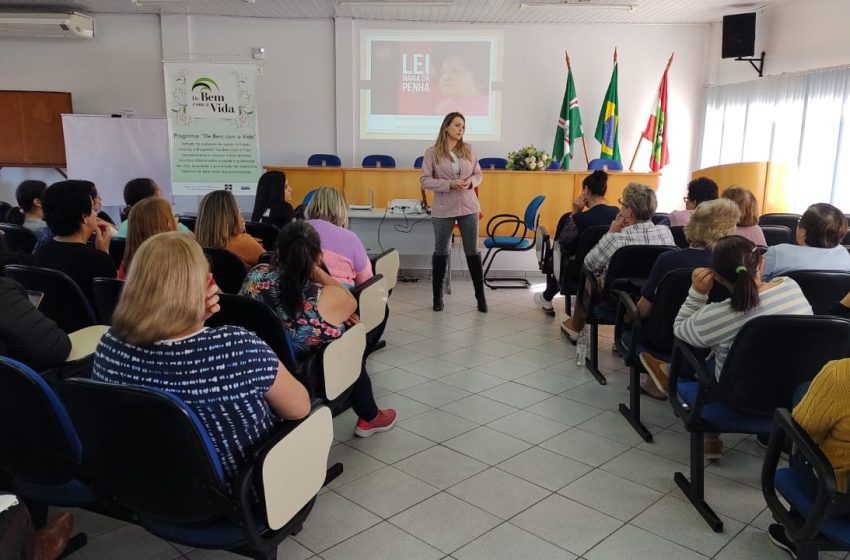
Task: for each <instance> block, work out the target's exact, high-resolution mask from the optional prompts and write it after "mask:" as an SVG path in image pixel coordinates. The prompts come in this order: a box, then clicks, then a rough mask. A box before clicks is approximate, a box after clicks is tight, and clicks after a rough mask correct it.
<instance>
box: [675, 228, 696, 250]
mask: <svg viewBox="0 0 850 560" xmlns="http://www.w3.org/2000/svg"><path fill="white" fill-rule="evenodd" d="M670 233H672V234H673V242H675V243H676V247H678V248H679V249H687V248H688V247H690V246H691V244H690V243H688V238H687V237H686V236H685V226H671V227H670Z"/></svg>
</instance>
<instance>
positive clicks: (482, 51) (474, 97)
mask: <svg viewBox="0 0 850 560" xmlns="http://www.w3.org/2000/svg"><path fill="white" fill-rule="evenodd" d="M501 44H502V40H501V35H500V34H499V33H498V32H469V31H456V32H437V31H418V30H398V29H393V30H375V29H363V30H361V32H360V138H363V139H381V138H399V139H401V138H426V139H431V138H433V137H434V136H435V135H436V132H437V130H438V129H439V127H440V123H441V122H442V119H443V117H444V116H445V115H446V114H447V113H450V112H452V111H460V112H461V113H463V115H464V116H465V117H466V133H467V134H466V135H467V136H468V137H469V138H471V139H476V138H478V139H486V140H497V139H499V124H500V120H501V115H500V110H501V91H500V90H501V79H502V69H501V60H502V58H501Z"/></svg>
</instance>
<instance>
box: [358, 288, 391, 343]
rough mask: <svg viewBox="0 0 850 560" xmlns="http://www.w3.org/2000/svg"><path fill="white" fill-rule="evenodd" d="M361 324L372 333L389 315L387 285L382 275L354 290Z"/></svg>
mask: <svg viewBox="0 0 850 560" xmlns="http://www.w3.org/2000/svg"><path fill="white" fill-rule="evenodd" d="M352 292H353V293H354V297H356V298H357V313H358V314H359V315H360V322H361V323H362V324H363V326H364V327H366V330H367V331H371V330H372V329H374V328H376V327H377V326H378V325H380V324H381V323H382V322H383V321H384V316H385V315H386V313H387V297H388V296H387V283H386V281H385V280H384V277H383V276H382V275H380V274H378V275H376V276H373V277H372V278H370V279H369V280H368V281H366V282H364V283H362V284H360V285H359V286H357V287H356V288H355V289H354V290H352Z"/></svg>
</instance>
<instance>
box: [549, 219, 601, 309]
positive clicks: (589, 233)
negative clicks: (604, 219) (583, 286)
mask: <svg viewBox="0 0 850 560" xmlns="http://www.w3.org/2000/svg"><path fill="white" fill-rule="evenodd" d="M608 229H609V226H605V225H602V226H591V227H589V228H587V229H586V230H584V231H583V232H581V235H579V238H578V240H576V247H575V254H574V255H573V256H571V257H570V258H569V259H564V258H563V257H562V256H561V255H563V248H562V247H561V244H560V243H557V242H556V243H555V244H554V245H553V247H552V257H553V260H552V268H553V269H554V270H555V273H556V274H558V284H559V286H560V287H561V293H562V294H564V296H565V297H566V311H567V315H572V296H574V295H576V294H578V289H579V285H580V284H579V282H580V281H581V270H582V268H583V266H584V258H585V257H586V256H587V254H588V253H589V252H590V251H591V249H593V248H594V247H596V244H597V243H599V240H600V239H602V236H603V235H605V234H606V233H608ZM558 271H560V272H558Z"/></svg>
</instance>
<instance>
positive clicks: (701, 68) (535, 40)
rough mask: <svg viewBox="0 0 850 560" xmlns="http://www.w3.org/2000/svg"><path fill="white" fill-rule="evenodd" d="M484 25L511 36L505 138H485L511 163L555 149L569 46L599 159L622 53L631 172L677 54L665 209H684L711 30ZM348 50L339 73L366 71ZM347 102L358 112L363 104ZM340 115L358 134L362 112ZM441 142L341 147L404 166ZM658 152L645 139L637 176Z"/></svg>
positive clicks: (483, 145)
mask: <svg viewBox="0 0 850 560" xmlns="http://www.w3.org/2000/svg"><path fill="white" fill-rule="evenodd" d="M337 25H338V26H339V22H338V23H337ZM392 25H393V24H391V23H389V22H361V23H360V24H359V26H360V27H361V28H366V27H370V28H374V27H377V28H382V27H383V28H386V27H388V26H392ZM355 26H356V24H355ZM394 27H406V28H416V29H422V28H425V29H429V28H431V29H434V28H439V29H446V28H456V29H464V28H468V26H461V25H440V26H439V27H437V26H422V25H419V26H413V25H409V24H396V25H395V26H394ZM479 27H480V28H481V29H497V30H501V31H503V33H504V57H503V59H504V64H503V69H502V76H503V95H502V135H501V140H499V141H491V142H484V141H477V142H475V143H474V145H475V148H476V152H477V153H478V156H479V157H487V156H493V157H505V156H506V155H507V154H508V152H510V151H513V150H515V149H517V148H521V147H523V146H527V145H529V144H534V145H535V146H537V147H539V148H542V149H545V150H546V151H547V152H551V150H552V146H553V141H554V138H555V126H556V124H557V120H558V113H559V111H560V108H561V100H562V99H563V96H564V85H565V80H566V65H565V64H564V50H565V49H567V50H569V53H570V58H571V62H572V68H573V73H574V79H575V83H576V90H577V93H578V97H579V103H580V106H581V113H582V120H583V122H584V132H585V137H586V138H587V144H588V151H589V152H590V154H589V155H590V159H593V158H597V157H599V143H598V142H597V141H596V140H595V139H594V138H593V135H594V132H595V130H596V122H597V118H598V116H599V109H600V107H601V104H602V99H603V97H604V95H605V91H606V89H607V88H608V82H609V80H610V78H611V69H612V57H613V52H614V47H615V46H617V47H618V52H619V63H620V68H619V96H620V152H621V154H622V158H623V164H624V166H626V167H628V165H629V162H630V161H631V158H632V155H633V153H634V150H635V147H636V145H637V141H638V138H639V137H640V134H641V132H642V131H643V128H644V127H645V126H646V121H647V118H648V117H649V113H650V110H651V109H652V108H653V104H654V102H655V99H656V95H657V93H658V84H659V81H660V80H661V75H662V73H663V72H664V67H665V65H666V63H667V59H668V58H669V56H670V53H671V52H674V51H675V53H676V57H675V59H674V62H673V66H672V69H671V71H670V82H669V84H668V93H669V96H670V98H669V101H668V111H669V124H670V128H669V130H668V136H669V138H670V142H671V146H670V159H671V164H670V166H669V167H667V168H665V169H664V171H663V174H662V181H661V189H660V191H659V208H660V209H664V210H669V209H673V208H676V207H678V206H680V205H681V200H682V191H683V190H684V186H685V183H686V182H687V181H688V180H689V178H690V170H691V169H692V168H693V165H694V164H695V162H696V161H697V160H696V149H695V142H694V141H695V139H696V138H697V135H698V133H699V127H700V118H699V111H700V109H701V107H702V94H703V85H704V83H705V77H706V75H707V72H708V59H707V58H706V55H705V53H706V51H707V50H708V48H709V45H710V26H709V25H707V24H706V25H657V26H643V25H580V24H572V25H571V24H561V25H502V26H493V27H490V26H484V25H482V26H476V28H479ZM348 40H350V39H348ZM354 40H355V41H356V33H354ZM339 50H340V49H338V52H339ZM347 52H349V53H351V54H350V55H349V60H346V61H338V76H339V72H340V70H339V69H340V68H357V67H358V66H357V65H358V60H357V56H358V49H355V48H349V49H347ZM350 79H351V78H349V80H350ZM350 83H351V86H350V87H347V88H345V91H343V88H342V87H341V86H340V85H339V84H338V86H337V93H338V95H348V96H354V95H356V92H355V90H354V83H353V82H350ZM338 105H339V104H338ZM345 105H346V106H357V103H346V104H345ZM338 118H339V119H340V120H346V119H348V120H352V119H355V120H352V121H351V127H350V128H349V127H344V129H345V130H351V129H353V130H354V131H355V132H356V131H357V130H358V127H359V125H358V123H357V121H356V115H355V114H354V112H353V111H352V112H351V113H350V114H339V115H338ZM435 136H436V131H435ZM341 139H342V140H345V139H344V138H341ZM431 143H433V141H424V140H402V141H399V140H356V141H355V142H354V153H353V155H350V154H347V153H345V148H346V144H345V142H343V143H341V147H342V151H343V155H344V156H346V157H344V159H346V160H347V161H351V160H352V159H353V161H356V162H359V161H360V160H361V159H362V158H363V156H364V155H367V154H369V153H386V154H390V155H392V156H394V157H395V158H396V160H398V162H399V164H400V165H405V166H409V165H412V163H413V160H414V159H415V158H416V157H417V156H419V155H422V153H423V152H424V150H425V148H426V147H427V146H428V145H430V144H431ZM649 150H650V148H649V144H648V143H646V142H644V145H643V148H642V150H641V152H640V154H639V156H638V160H637V161H636V163H635V170H636V171H648V170H649ZM577 157H578V160H576V159H574V160H573V165H572V167H573V169H585V164H584V153H583V152H582V151H581V148H579V152H578V154H577ZM485 181H486V178H485ZM485 188H486V183H485Z"/></svg>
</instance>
